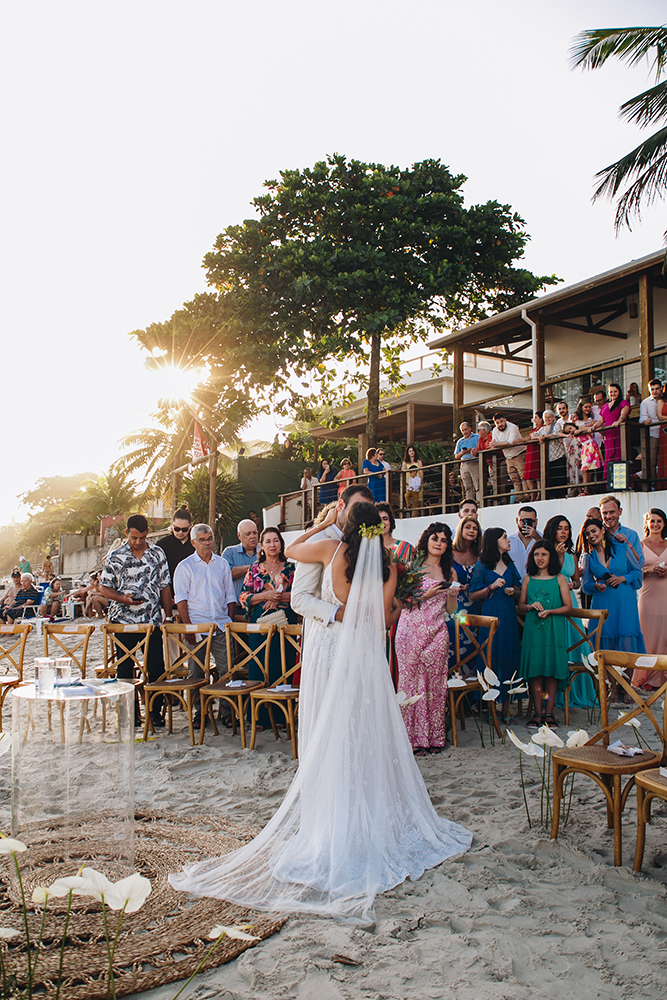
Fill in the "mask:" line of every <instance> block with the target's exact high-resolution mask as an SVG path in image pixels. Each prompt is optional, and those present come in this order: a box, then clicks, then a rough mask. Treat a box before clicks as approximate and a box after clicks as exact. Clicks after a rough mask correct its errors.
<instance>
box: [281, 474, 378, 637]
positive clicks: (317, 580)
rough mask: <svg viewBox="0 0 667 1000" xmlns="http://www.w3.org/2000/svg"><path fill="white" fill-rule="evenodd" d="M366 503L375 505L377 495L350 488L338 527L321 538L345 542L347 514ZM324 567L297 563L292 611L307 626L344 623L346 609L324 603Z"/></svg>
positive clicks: (339, 513) (341, 503)
mask: <svg viewBox="0 0 667 1000" xmlns="http://www.w3.org/2000/svg"><path fill="white" fill-rule="evenodd" d="M361 501H365V502H366V503H375V500H374V499H373V494H372V493H371V491H370V490H369V489H368V487H367V486H358V485H354V486H348V488H347V489H346V490H343V493H342V494H341V496H340V499H339V501H338V504H337V506H336V512H337V514H336V523H335V524H332V525H331V527H330V528H325V529H324V531H322V532H321V533H320V534H319V535H317V538H332V539H336V538H337V539H339V540H340V539H341V538H342V535H343V529H344V527H345V521H346V520H347V513H348V511H349V509H350V507H352V506H354V504H355V503H360V502H361ZM323 572H324V566H323V565H322V563H297V565H296V573H295V574H294V581H293V583H292V590H291V594H290V596H291V607H292V610H293V611H296V613H297V614H298V615H303V618H304V626H305V624H306V621H307V620H311V621H314V622H319V623H320V624H321V625H331V624H332V623H333V622H334V621H337V622H342V620H343V613H344V611H345V607H344V606H343V607H340V608H339V607H338V606H337V605H336V604H329V603H328V602H327V601H323V600H322V597H321V594H322V573H323Z"/></svg>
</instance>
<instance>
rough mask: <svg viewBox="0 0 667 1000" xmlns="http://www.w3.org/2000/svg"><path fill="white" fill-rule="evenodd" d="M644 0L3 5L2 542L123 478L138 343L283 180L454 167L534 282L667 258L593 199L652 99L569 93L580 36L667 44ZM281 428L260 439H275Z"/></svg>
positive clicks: (616, 69)
mask: <svg viewBox="0 0 667 1000" xmlns="http://www.w3.org/2000/svg"><path fill="white" fill-rule="evenodd" d="M665 10H666V7H665V4H664V2H660V3H658V2H644V0H634V2H633V3H632V5H630V4H628V3H627V2H623V3H622V2H616V0H576V2H575V0H467V2H466V3H460V2H458V0H455V2H450V0H412V2H411V3H410V4H406V3H405V2H402V3H398V2H397V0H337V2H336V3H335V4H332V3H324V2H322V0H283V2H282V3H280V4H276V3H268V2H266V0H245V2H244V3H240V2H239V0H234V2H228V0H188V2H187V3H184V2H182V0H181V2H176V0H131V2H126V0H113V2H107V0H95V2H94V3H91V2H90V0H58V3H53V2H52V0H39V2H34V0H21V2H20V3H17V2H11V0H4V2H2V3H0V87H1V90H2V94H3V98H4V99H3V101H2V105H1V107H0V128H1V129H2V138H3V156H2V159H1V161H0V163H1V165H0V172H1V175H2V179H1V184H0V191H1V192H2V195H1V197H2V209H1V213H0V255H1V257H0V262H1V265H2V266H1V269H0V281H1V286H0V287H1V295H2V304H1V311H0V323H1V324H2V325H1V328H0V343H1V344H2V356H1V358H2V361H1V364H2V368H1V369H0V370H2V371H3V373H4V377H3V382H2V385H3V388H4V393H3V396H4V407H3V410H4V421H3V427H4V441H5V447H4V459H5V460H4V463H3V475H2V477H1V479H0V524H6V523H9V522H10V521H12V520H13V519H15V518H16V519H19V520H21V519H22V518H24V517H25V516H26V511H25V508H22V507H21V504H20V502H19V500H18V499H17V498H18V495H19V494H21V493H22V492H24V491H25V490H28V489H30V488H31V487H32V485H33V484H34V483H35V482H36V480H37V479H39V478H41V477H42V476H51V475H69V474H73V473H76V472H81V471H85V470H86V469H92V470H94V471H97V472H104V471H106V470H107V469H108V467H109V465H110V464H111V463H112V462H113V461H114V460H115V459H116V458H117V457H118V455H119V453H120V449H119V444H118V442H119V439H120V438H121V437H122V436H123V435H125V434H128V433H130V432H132V431H134V430H136V429H138V428H140V427H143V426H146V425H148V424H149V423H150V417H149V415H150V413H151V411H152V410H153V409H154V407H155V404H156V401H157V398H158V397H159V395H160V394H161V390H160V384H159V380H158V378H157V377H156V376H155V375H153V374H150V373H149V372H147V371H146V370H145V369H144V368H143V356H142V354H141V352H140V350H139V348H138V346H137V345H136V342H135V341H133V340H132V339H131V338H130V337H129V336H128V334H129V333H130V332H131V331H132V330H137V329H142V328H144V327H145V326H147V325H148V324H149V323H152V322H159V321H162V320H166V319H168V318H169V317H170V316H171V314H172V313H173V312H174V310H176V309H178V308H179V307H180V306H181V304H182V303H183V302H184V301H186V300H188V299H190V298H191V297H192V296H193V295H194V294H195V293H197V292H200V291H204V290H205V288H206V282H205V274H204V271H203V269H202V267H201V261H202V258H203V256H204V254H205V253H206V252H207V251H208V250H210V249H211V247H212V246H213V243H214V241H215V239H216V236H217V235H218V234H219V233H220V232H222V230H223V229H224V228H225V227H227V226H229V225H233V224H235V223H239V222H241V221H242V220H243V219H245V218H249V217H251V215H252V209H251V206H250V202H251V200H252V198H253V197H255V196H257V195H259V194H261V193H262V185H263V182H264V181H265V180H269V179H273V178H276V177H277V176H278V174H279V171H280V170H281V169H286V168H302V167H306V166H310V165H312V164H313V163H315V162H316V161H317V160H319V159H322V158H324V157H325V156H326V155H327V154H331V153H343V154H345V155H346V156H348V157H352V158H357V159H361V160H369V161H374V162H379V163H385V164H396V165H398V166H409V165H410V164H412V163H415V162H418V161H420V160H423V159H426V158H439V159H441V160H442V161H443V163H445V164H447V165H448V166H449V167H450V169H451V170H452V172H453V173H455V174H459V173H463V174H466V175H467V177H468V178H469V179H468V181H467V183H466V185H465V187H464V189H463V193H464V196H465V199H466V203H467V204H475V203H478V202H484V201H487V200H489V199H496V200H498V201H500V202H501V203H503V204H505V203H506V204H510V205H511V206H512V208H513V209H514V210H515V211H517V212H519V213H520V214H521V215H522V216H523V218H524V219H525V220H526V223H527V229H528V232H529V233H530V234H531V242H530V243H529V244H528V249H527V253H526V256H525V266H527V267H529V268H530V269H531V270H533V271H534V272H535V273H539V274H547V273H549V274H550V273H555V274H557V275H558V276H559V277H561V278H563V279H564V280H565V282H566V283H572V282H575V281H578V280H581V279H584V278H586V277H588V276H591V275H594V274H598V273H600V272H602V271H605V270H608V269H609V268H612V267H616V266H618V265H621V264H623V263H625V262H626V261H629V260H632V259H633V258H637V257H642V256H644V255H645V254H648V253H652V252H653V251H655V250H657V249H659V248H660V247H661V245H662V240H663V237H662V234H663V232H664V230H665V229H666V228H667V225H666V224H665V214H666V213H665V206H664V204H661V203H658V205H657V206H656V207H655V208H654V209H653V210H652V211H650V212H648V213H647V214H646V217H645V219H644V221H643V222H642V223H641V224H638V225H637V226H636V227H635V228H634V230H633V231H632V232H627V231H626V232H624V233H623V234H622V235H621V236H620V237H619V238H617V237H616V236H615V234H614V228H613V215H614V211H613V207H612V206H611V205H610V204H609V203H607V202H605V203H601V202H600V203H596V204H595V205H592V204H591V200H590V199H591V193H592V190H593V176H594V174H595V172H596V171H598V170H600V169H601V168H602V167H604V166H606V165H607V164H609V163H611V162H613V161H614V160H616V159H617V158H618V157H619V156H620V155H622V154H623V153H625V152H627V151H628V150H629V149H631V148H633V147H634V146H635V145H636V144H637V142H638V141H640V136H641V133H640V132H639V131H638V130H637V129H636V128H635V127H634V126H630V125H627V124H625V123H622V122H619V121H618V118H617V109H618V106H619V105H620V104H621V103H622V101H623V100H625V99H627V98H628V97H630V96H632V95H634V94H637V93H639V92H640V91H641V90H643V89H644V88H645V87H646V86H647V85H649V83H650V80H649V78H648V70H647V67H645V66H642V67H636V68H633V69H630V68H627V67H626V66H624V65H621V64H618V63H614V64H609V66H607V67H604V68H603V69H602V70H597V71H596V72H593V73H582V72H581V71H574V72H573V71H572V70H571V69H570V67H569V65H568V49H569V46H570V44H571V42H572V39H573V37H574V35H576V33H577V32H579V31H581V30H583V29H585V28H593V27H613V26H620V25H628V24H636V25H637V24H640V25H643V24H646V25H653V24H660V23H662V21H664V20H665ZM276 429H277V428H276V427H275V426H274V425H273V424H272V422H271V421H268V422H267V421H264V422H263V423H260V424H258V425H256V426H255V427H254V428H253V429H252V430H253V431H254V432H255V433H254V434H253V433H250V434H249V435H248V436H258V435H261V436H262V437H264V438H272V437H273V436H274V434H275V431H276Z"/></svg>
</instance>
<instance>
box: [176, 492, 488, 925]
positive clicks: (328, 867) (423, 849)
mask: <svg viewBox="0 0 667 1000" xmlns="http://www.w3.org/2000/svg"><path fill="white" fill-rule="evenodd" d="M333 513H334V516H335V511H334V512H333ZM329 521H330V518H327V519H325V521H323V522H322V523H321V524H320V525H318V526H317V527H316V528H312V529H310V531H308V532H306V534H305V535H302V536H301V538H299V539H298V540H297V541H296V542H293V543H292V544H291V545H290V546H288V548H287V549H286V554H287V555H288V556H289V558H296V559H298V560H300V561H302V562H320V563H324V565H325V570H324V574H323V578H322V591H323V596H324V592H325V590H327V591H329V592H330V596H329V598H327V599H330V597H331V594H332V595H333V597H334V600H333V601H332V603H336V604H338V605H344V606H345V613H344V617H343V622H342V624H340V625H339V627H338V628H337V629H333V628H331V627H330V628H325V627H324V626H318V628H319V629H321V631H322V633H327V634H328V638H327V639H326V640H325V639H324V637H323V636H320V637H319V642H317V643H316V642H315V641H313V640H315V636H311V639H310V640H309V654H310V656H309V660H308V663H307V664H306V666H305V667H304V670H303V675H304V676H303V679H302V687H301V695H300V702H301V704H300V718H301V719H302V720H304V721H306V720H307V728H308V738H307V740H306V741H305V746H304V741H303V740H301V734H300V744H301V745H300V760H299V767H298V770H297V772H296V775H295V776H294V780H293V781H292V784H291V785H290V787H289V789H288V791H287V793H286V795H285V798H284V800H283V802H282V804H281V806H280V807H279V809H278V811H277V812H276V814H275V815H274V816H273V818H272V819H271V820H270V821H269V823H268V824H267V826H266V827H265V828H264V829H263V830H262V832H261V833H260V834H259V835H258V836H257V837H255V839H254V840H252V841H251V842H250V843H249V844H247V845H246V846H245V847H241V848H239V849H238V850H236V851H233V852H232V853H231V854H227V855H225V856H224V857H221V858H213V859H210V860H208V861H202V862H200V863H198V864H195V865H191V866H189V867H187V868H185V869H184V871H183V872H181V873H180V874H178V875H170V876H169V880H170V882H171V884H172V885H173V886H174V888H175V889H180V890H182V891H184V892H191V893H193V894H195V895H197V896H214V897H216V898H219V899H225V900H227V901H229V902H233V903H239V904H241V905H244V906H248V907H252V908H254V909H257V910H272V911H281V912H283V913H287V912H308V913H318V914H322V915H323V916H330V917H335V918H337V919H338V920H341V921H345V922H348V923H355V924H369V923H371V922H372V921H373V920H374V919H375V914H374V911H373V902H374V899H375V896H376V895H377V894H378V893H379V892H384V891H385V890H387V889H391V888H393V887H394V886H396V885H399V884H400V883H401V882H403V881H404V880H405V879H406V878H411V879H417V878H419V877H420V876H421V875H422V874H423V872H424V871H425V869H427V868H432V867H433V866H434V865H437V864H439V863H440V862H441V861H444V860H445V859H446V858H450V857H452V856H454V855H457V854H461V853H462V852H463V851H465V850H467V848H468V847H469V846H470V843H471V841H472V834H471V833H469V831H468V830H465V829H464V828H463V827H462V826H459V825H458V824H456V823H452V822H450V821H449V820H446V819H443V818H442V817H440V816H438V815H437V813H436V812H435V810H434V808H433V806H432V804H431V801H430V799H429V796H428V792H427V790H426V786H425V784H424V781H423V779H422V776H421V773H420V771H419V769H418V767H417V765H416V763H415V760H414V757H413V754H412V748H411V746H410V743H409V740H408V737H407V734H406V730H405V725H404V723H403V718H402V716H401V710H400V708H399V705H398V701H397V699H396V694H395V692H394V689H393V685H392V683H391V678H390V675H389V667H388V665H387V659H386V656H385V623H386V621H387V619H388V618H389V616H390V611H391V606H392V603H393V599H394V592H395V589H396V568H395V566H393V565H391V564H390V563H389V559H388V556H387V555H386V550H385V549H384V547H383V545H382V540H381V526H382V522H381V520H380V516H379V514H378V513H377V511H376V509H375V507H374V506H373V504H370V503H356V504H354V506H352V507H351V508H350V510H349V513H348V517H347V521H346V524H345V529H344V532H343V536H342V540H341V541H340V542H337V541H334V540H332V539H328V538H327V539H320V540H315V541H308V539H309V538H310V537H311V536H312V535H314V534H317V532H318V531H322V530H323V529H324V528H326V527H327V526H328V524H329ZM374 529H375V530H374ZM376 531H377V534H376V533H375V532H376ZM327 644H328V648H327ZM316 645H317V647H318V649H319V658H318V659H317V660H314V659H313V658H312V653H313V652H314V650H315V648H316ZM304 717H305V718H304ZM300 728H301V722H300Z"/></svg>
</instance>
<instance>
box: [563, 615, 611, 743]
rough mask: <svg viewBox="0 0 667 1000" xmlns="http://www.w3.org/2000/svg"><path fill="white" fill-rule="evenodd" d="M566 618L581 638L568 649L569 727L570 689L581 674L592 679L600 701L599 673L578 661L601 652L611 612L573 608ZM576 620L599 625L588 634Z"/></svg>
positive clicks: (565, 697) (567, 710)
mask: <svg viewBox="0 0 667 1000" xmlns="http://www.w3.org/2000/svg"><path fill="white" fill-rule="evenodd" d="M565 617H566V618H567V620H568V621H569V622H570V624H571V625H572V628H573V629H574V630H575V632H577V633H578V635H579V638H578V639H577V640H576V642H573V643H572V645H571V646H568V647H567V658H568V665H569V668H570V677H569V679H568V682H567V687H566V688H565V693H564V695H563V700H564V704H565V725H566V726H569V724H570V687H571V685H572V681H573V680H574V679H575V677H578V676H579V674H586V675H587V676H588V677H590V678H591V680H592V681H593V685H594V687H595V694H596V697H597V699H598V701H599V699H600V693H599V691H598V684H597V681H598V675H597V671H594V670H591V669H589V668H588V667H587V666H586V664H584V663H583V662H582V661H581V660H577V657H580V656H582V655H583V656H584V657H585V658H586V659H587V658H588V654H589V653H597V652H598V651H599V649H600V644H601V642H602V628H603V626H604V623H605V622H606V620H607V618H608V617H609V612H608V611H607V609H606V608H602V609H601V610H599V611H592V610H591V611H587V610H586V609H585V608H572V611H571V612H570V613H569V615H566V616H565ZM576 619H579V621H581V622H582V624H583V622H585V621H597V625H596V626H595V628H594V629H593V630H592V631H590V632H587V631H586V630H585V629H584V628H582V626H581V625H579V624H578V623H577V621H576Z"/></svg>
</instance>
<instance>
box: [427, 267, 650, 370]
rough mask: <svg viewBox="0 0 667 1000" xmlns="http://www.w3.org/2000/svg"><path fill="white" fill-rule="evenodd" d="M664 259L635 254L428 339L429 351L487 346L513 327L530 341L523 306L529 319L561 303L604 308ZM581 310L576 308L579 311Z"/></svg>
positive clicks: (553, 308)
mask: <svg viewBox="0 0 667 1000" xmlns="http://www.w3.org/2000/svg"><path fill="white" fill-rule="evenodd" d="M664 262H665V250H664V249H663V250H657V251H656V252H655V253H652V254H648V255H647V256H646V257H639V258H638V259H637V260H633V261H630V263H628V264H623V265H621V266H620V267H615V268H613V269H612V270H610V271H604V272H603V273H602V274H597V275H595V276H594V277H592V278H586V279H585V280H584V281H578V282H576V284H574V285H564V286H563V287H562V288H558V289H556V290H555V291H553V292H547V293H546V294H545V295H540V296H539V298H536V299H530V300H529V301H528V302H524V303H523V304H522V305H519V306H514V308H513V309H507V310H506V311H505V312H502V313H497V315H495V316H489V317H488V319H483V320H480V322H479V323H473V324H472V325H471V326H467V327H465V329H463V330H455V331H453V332H452V333H449V334H447V335H446V336H444V337H439V338H438V339H437V340H432V341H431V342H430V343H429V345H428V346H429V348H430V350H432V351H434V350H442V349H447V348H449V347H451V346H452V345H453V344H456V343H458V342H459V341H461V340H466V341H469V342H470V341H472V342H475V341H477V340H479V341H483V342H484V343H485V344H487V345H489V343H490V341H491V340H492V339H493V334H494V333H500V332H501V331H505V332H509V331H511V330H512V329H513V328H515V329H516V328H519V329H520V330H522V332H525V334H526V337H525V338H524V339H527V340H530V329H529V327H528V325H527V324H526V323H525V322H524V321H523V320H522V318H521V313H522V311H523V310H524V309H525V310H526V312H527V313H528V314H529V315H530V314H532V318H533V319H534V318H535V314H536V313H547V314H548V313H549V312H552V311H556V310H557V309H558V307H559V306H562V305H564V304H565V303H567V304H568V305H569V306H575V307H578V306H579V305H584V304H588V306H589V308H591V307H592V306H595V305H600V306H602V307H604V306H605V305H606V303H605V299H606V300H607V302H609V301H610V299H611V298H614V297H617V296H620V295H622V294H623V293H627V292H628V291H630V292H631V291H632V290H633V289H632V286H633V285H634V284H635V282H634V281H633V279H634V278H635V277H636V276H637V275H638V274H639V273H641V272H645V271H650V270H654V271H655V273H656V274H659V273H660V272H661V270H662V266H663V264H664ZM581 311H582V310H579V313H580V314H581ZM545 319H546V316H545ZM509 339H519V338H516V337H515V338H509Z"/></svg>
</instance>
